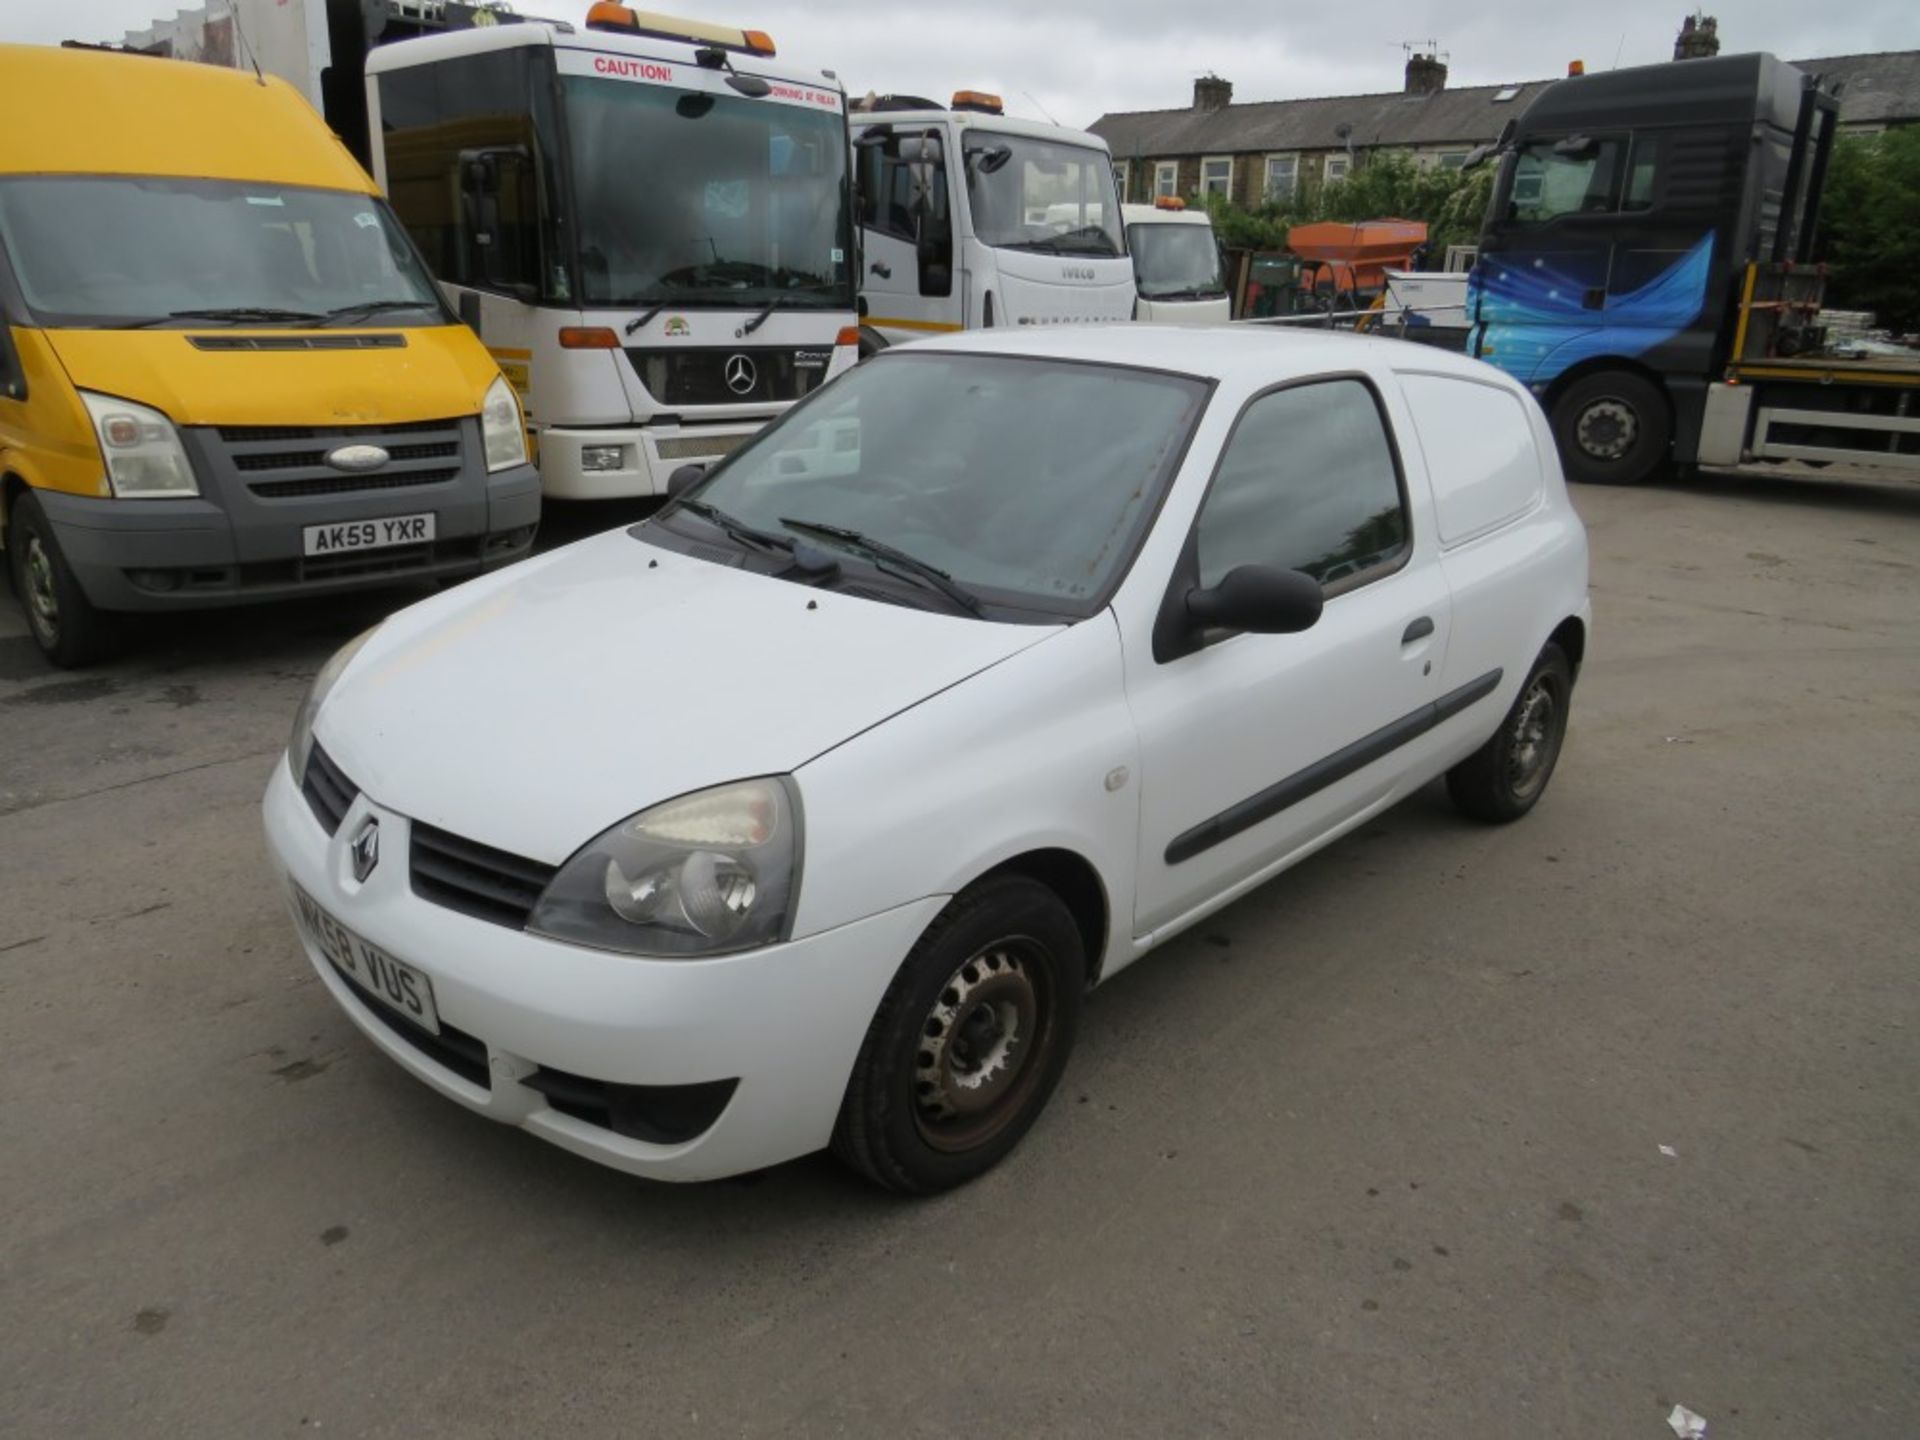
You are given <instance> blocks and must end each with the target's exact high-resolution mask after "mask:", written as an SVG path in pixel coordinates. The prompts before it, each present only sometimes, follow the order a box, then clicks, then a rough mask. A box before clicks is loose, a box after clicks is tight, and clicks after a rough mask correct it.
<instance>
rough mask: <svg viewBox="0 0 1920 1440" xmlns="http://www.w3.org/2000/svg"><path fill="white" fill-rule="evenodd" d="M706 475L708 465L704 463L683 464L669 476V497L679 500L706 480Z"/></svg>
mask: <svg viewBox="0 0 1920 1440" xmlns="http://www.w3.org/2000/svg"><path fill="white" fill-rule="evenodd" d="M706 475H707V467H706V466H704V465H682V466H681V467H680V468H679V469H678V470H675V471H674V472H673V473H672V474H671V475H669V476H668V477H667V498H668V499H669V500H678V499H679V498H680V497H681V496H682V495H684V494H686V493H687V491H689V490H691V489H692V488H693V487H694V486H695V485H698V484H699V483H700V482H701V481H702V480H704V479H705V478H706Z"/></svg>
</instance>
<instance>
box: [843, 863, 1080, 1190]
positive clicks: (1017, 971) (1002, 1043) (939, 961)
mask: <svg viewBox="0 0 1920 1440" xmlns="http://www.w3.org/2000/svg"><path fill="white" fill-rule="evenodd" d="M1085 990H1086V956H1085V949H1084V946H1083V944H1082V942H1081V938H1080V929H1079V926H1077V925H1076V924H1075V923H1074V919H1073V916H1072V914H1071V913H1069V911H1068V910H1067V907H1066V906H1065V905H1064V904H1062V903H1061V900H1060V897H1059V896H1057V895H1056V894H1054V892H1053V891H1051V890H1049V889H1048V888H1047V887H1046V886H1044V885H1042V884H1040V883H1039V882H1038V881H1035V880H1031V879H1028V878H1026V877H1025V876H1019V875H1007V876H1000V877H997V878H993V879H989V880H986V881H984V882H982V883H981V884H979V885H976V886H974V887H972V888H970V889H968V890H966V891H964V892H962V893H961V894H960V895H957V896H956V897H954V899H953V901H952V902H951V903H950V904H949V905H948V906H947V908H946V909H945V910H943V911H941V912H940V914H939V916H938V917H937V918H935V920H934V922H933V923H932V924H931V925H929V926H928V927H927V930H926V933H924V934H923V935H922V936H921V937H920V939H919V941H918V942H917V943H916V944H915V945H914V947H913V950H912V951H911V952H910V953H909V954H908V956H907V958H906V961H905V963H903V964H902V965H901V967H900V970H899V972H898V973H897V974H896V975H895V976H894V980H893V984H892V985H891V986H890V987H889V988H888V990H887V993H886V995H885V997H884V998H882V1000H881V1002H880V1008H879V1009H878V1011H876V1012H875V1014H874V1017H873V1022H872V1023H871V1024H870V1025H869V1026H868V1027H867V1035H866V1040H865V1042H864V1043H863V1044H862V1045H861V1047H860V1055H859V1058H858V1059H857V1060H856V1061H855V1062H854V1067H853V1075H852V1077H851V1079H850V1080H849V1081H848V1083H847V1093H846V1098H845V1099H844V1100H843V1101H842V1102H841V1106H840V1116H839V1119H838V1120H837V1121H836V1123H835V1125H834V1132H833V1142H832V1143H833V1151H834V1153H835V1154H836V1155H838V1156H839V1157H840V1159H841V1160H843V1161H845V1162H846V1163H847V1164H848V1165H850V1166H852V1167H853V1169H855V1170H857V1171H858V1172H859V1173H860V1174H862V1175H864V1176H866V1177H867V1179H869V1180H871V1181H873V1182H874V1183H875V1184H877V1185H882V1186H885V1187H886V1188H888V1189H890V1190H896V1191H899V1192H901V1193H902V1194H907V1195H930V1194H934V1193H936V1192H938V1191H941V1190H947V1189H951V1188H952V1187H954V1186H956V1185H963V1184H965V1183H966V1182H967V1181H969V1180H972V1179H973V1178H974V1177H976V1176H978V1175H980V1174H983V1173H984V1172H985V1171H987V1170H989V1169H991V1168H992V1167H993V1166H994V1165H996V1164H998V1163H999V1161H1000V1160H1001V1159H1002V1158H1004V1157H1005V1156H1006V1154H1007V1153H1008V1152H1009V1151H1011V1150H1012V1149H1013V1147H1014V1146H1015V1145H1017V1144H1018V1143H1019V1141H1020V1138H1021V1136H1023V1135H1024V1134H1026V1132H1027V1130H1028V1128H1029V1127H1030V1126H1031V1125H1032V1124H1033V1122H1034V1119H1035V1118H1036V1117H1037V1116H1038V1115H1039V1113H1040V1111H1041V1110H1042V1109H1043V1108H1044V1107H1045V1105H1046V1103H1047V1099H1048V1097H1049V1096H1051V1095H1052V1093H1053V1090H1054V1087H1055V1086H1056V1085H1057V1084H1058V1083H1059V1080H1060V1075H1061V1073H1062V1071H1063V1070H1064V1069H1065V1068H1066V1063H1067V1055H1068V1052H1069V1051H1071V1050H1072V1048H1073V1040H1074V1035H1075V1033H1076V1031H1077V1029H1078V1026H1079V1019H1080V1005H1081V1000H1082V998H1083V996H1084V993H1085Z"/></svg>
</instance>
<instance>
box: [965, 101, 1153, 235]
mask: <svg viewBox="0 0 1920 1440" xmlns="http://www.w3.org/2000/svg"><path fill="white" fill-rule="evenodd" d="M965 154H966V162H967V200H968V203H969V205H970V206H971V208H972V211H973V233H974V235H975V237H976V238H977V239H979V240H980V241H981V243H983V244H986V245H992V246H996V247H998V248H1000V249H1008V250H1038V251H1041V252H1043V253H1046V254H1053V255H1087V256H1114V255H1124V254H1125V253H1126V245H1125V243H1124V242H1123V240H1122V239H1121V234H1120V196H1119V194H1118V192H1117V191H1116V190H1115V189H1114V186H1113V160H1112V158H1111V157H1110V156H1109V155H1108V154H1107V152H1106V151H1104V150H1094V149H1089V148H1088V147H1087V146H1085V145H1067V144H1061V143H1059V142H1057V141H1052V140H1035V139H1030V138H1028V137H1027V136H1024V135H1008V134H1004V133H998V132H993V131H979V130H973V131H969V132H968V133H967V137H966V146H965Z"/></svg>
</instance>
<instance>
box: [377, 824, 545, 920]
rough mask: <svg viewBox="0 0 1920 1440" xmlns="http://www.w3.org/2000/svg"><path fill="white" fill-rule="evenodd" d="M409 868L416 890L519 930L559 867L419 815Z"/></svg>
mask: <svg viewBox="0 0 1920 1440" xmlns="http://www.w3.org/2000/svg"><path fill="white" fill-rule="evenodd" d="M409 868H410V870H411V872H412V876H413V893H414V894H416V895H418V896H419V897H420V898H421V899H422V900H430V901H432V902H433V903H434V904H436V905H444V906H446V907H447V909H449V910H457V911H459V912H460V913H461V914H462V915H471V916H472V917H473V918H474V919H476V920H489V921H492V922H493V923H494V924H495V925H508V926H511V927H512V928H514V929H515V930H520V929H524V928H525V926H526V923H527V917H528V916H530V915H531V914H532V913H533V907H534V903H535V902H536V901H538V900H539V898H540V896H541V893H542V892H543V891H545V890H546V888H547V883H548V882H549V881H551V880H552V879H553V876H554V872H555V871H556V870H557V869H558V867H557V866H553V865H543V864H541V863H540V862H539V861H538V860H528V859H526V858H525V857H524V856H520V855H512V854H509V853H508V852H507V851H505V850H496V849H494V848H493V847H492V846H491V845H482V844H480V843H479V842H478V841H474V840H466V839H462V838H461V837H460V836H458V835H450V834H448V833H447V832H446V831H445V830H436V829H434V828H433V826H431V825H422V824H420V823H419V822H418V821H415V822H414V826H413V854H412V857H411V864H410V866H409Z"/></svg>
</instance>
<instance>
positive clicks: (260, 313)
mask: <svg viewBox="0 0 1920 1440" xmlns="http://www.w3.org/2000/svg"><path fill="white" fill-rule="evenodd" d="M326 318H327V317H326V316H324V315H322V314H321V313H320V312H319V311H317V310H275V309H273V308H271V307H270V306H264V305H234V306H229V307H227V308H224V309H208V310H169V311H168V312H167V313H166V314H165V315H149V316H147V317H146V318H144V319H140V320H128V321H126V322H124V323H123V324H120V325H117V326H115V327H113V328H115V329H117V330H140V329H144V328H146V327H147V326H149V325H164V324H166V323H167V321H169V320H221V321H225V322H226V323H227V324H229V325H304V324H311V323H312V322H313V321H315V320H324V319H326Z"/></svg>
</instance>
